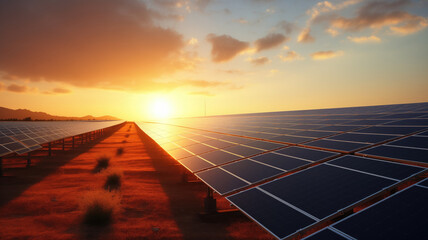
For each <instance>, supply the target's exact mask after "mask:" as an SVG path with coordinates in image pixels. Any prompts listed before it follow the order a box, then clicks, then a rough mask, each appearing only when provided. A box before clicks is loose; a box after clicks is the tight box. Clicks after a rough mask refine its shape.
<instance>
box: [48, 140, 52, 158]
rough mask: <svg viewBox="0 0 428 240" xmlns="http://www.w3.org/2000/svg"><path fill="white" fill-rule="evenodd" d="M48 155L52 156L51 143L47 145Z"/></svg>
mask: <svg viewBox="0 0 428 240" xmlns="http://www.w3.org/2000/svg"><path fill="white" fill-rule="evenodd" d="M48 148H49V149H48V155H49V157H50V156H52V143H49V145H48Z"/></svg>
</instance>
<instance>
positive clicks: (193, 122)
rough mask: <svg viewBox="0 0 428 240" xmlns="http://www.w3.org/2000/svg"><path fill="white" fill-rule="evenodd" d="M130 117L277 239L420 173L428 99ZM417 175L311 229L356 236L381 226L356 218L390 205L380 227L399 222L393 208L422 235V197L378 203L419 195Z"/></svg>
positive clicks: (377, 218) (425, 162)
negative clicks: (141, 118)
mask: <svg viewBox="0 0 428 240" xmlns="http://www.w3.org/2000/svg"><path fill="white" fill-rule="evenodd" d="M137 125H138V126H139V127H140V128H141V129H142V130H143V131H144V132H145V133H147V134H148V135H149V136H150V137H151V138H152V139H154V140H155V141H156V142H157V143H158V144H159V145H160V146H161V147H162V148H163V149H164V150H165V151H166V152H168V153H169V154H170V155H171V156H172V157H174V158H175V159H176V160H177V161H178V162H180V163H181V164H182V165H183V166H184V167H185V168H187V169H188V170H189V171H190V172H192V173H193V174H195V175H196V176H197V177H198V178H199V179H201V180H202V181H203V182H205V183H206V184H207V185H208V186H209V187H211V188H212V189H213V190H215V191H216V192H217V193H219V194H220V195H222V196H225V197H226V198H227V199H228V200H229V201H230V202H231V203H232V204H233V205H234V206H236V207H237V208H238V209H240V210H241V211H242V212H244V213H245V214H246V215H248V216H249V217H250V218H252V219H253V220H254V221H256V222H257V223H258V224H260V225H261V226H263V227H264V228H265V229H266V230H267V231H269V232H270V233H271V234H272V235H274V236H275V237H277V238H278V239H283V238H289V237H293V236H296V234H300V233H303V230H305V229H310V228H311V227H314V226H317V224H318V225H321V224H322V223H325V222H327V220H331V219H335V218H337V217H338V216H339V215H340V214H341V213H344V212H346V211H349V209H354V208H355V207H356V206H360V205H362V204H363V203H365V202H366V201H367V200H373V199H375V200H376V198H375V197H377V196H380V195H382V196H387V194H388V193H389V191H391V190H392V189H394V190H395V189H397V186H400V189H402V188H404V187H403V186H405V184H409V182H410V179H412V181H416V180H413V179H420V178H426V175H427V168H428V103H415V104H400V105H385V106H371V107H355V108H340V109H339V108H338V109H321V110H306V111H288V112H275V113H259V114H244V115H229V116H217V117H205V118H187V119H175V120H172V121H168V122H159V123H156V122H140V123H137ZM425 182H428V180H426V181H425ZM425 182H423V183H425ZM423 183H420V184H418V185H414V186H411V187H410V188H407V189H405V190H403V191H399V192H398V193H397V194H395V195H393V196H391V197H388V198H386V199H384V200H382V201H381V202H378V203H376V204H375V205H373V206H371V207H369V208H367V209H366V210H363V211H361V212H358V213H357V214H352V215H351V216H350V217H348V218H346V219H344V220H342V221H340V222H336V223H334V224H333V225H330V226H328V228H326V229H324V230H322V231H320V232H318V233H317V234H320V235H316V236H315V235H314V236H311V237H314V238H311V239H322V238H321V237H322V236H324V235H325V236H326V237H325V238H324V239H335V238H334V237H336V238H337V239H343V238H345V239H357V238H364V236H367V235H364V234H368V235H369V234H374V233H372V232H373V231H378V233H377V234H382V232H383V231H380V230H379V229H376V228H372V230H371V231H372V232H370V231H369V230H367V229H365V230H364V229H360V228H359V227H358V226H359V224H360V222H364V223H365V224H367V225H368V226H370V223H372V222H373V223H377V222H383V220H382V214H385V215H388V214H389V215H388V216H390V218H389V221H391V222H393V223H384V224H383V225H382V224H380V225H379V228H380V227H384V228H383V229H388V228H387V227H386V226H387V224H390V225H391V226H395V225H400V224H401V222H402V221H401V220H399V219H398V216H401V215H404V216H402V218H401V217H400V219H403V221H405V220H404V219H406V220H408V221H409V223H408V224H402V227H408V229H409V231H410V230H411V231H413V232H416V233H418V234H422V233H423V234H424V235H425V236H428V230H427V229H426V228H423V229H422V230H421V229H419V228H418V229H414V228H415V227H416V228H417V226H419V225H418V224H423V225H427V224H428V219H426V217H425V218H422V217H421V216H424V215H425V216H426V214H427V213H428V208H427V206H428V204H427V203H424V202H423V201H417V200H415V201H414V204H418V205H417V207H414V206H413V205H412V206H409V207H408V211H407V212H406V211H405V209H406V208H405V207H403V211H401V209H400V210H398V209H397V210H396V215H394V214H395V213H394V212H393V213H391V212H387V211H388V208H387V207H379V206H384V205H385V204H386V205H385V206H390V205H387V203H390V202H391V203H392V205H393V206H395V207H396V208H397V206H398V208H400V207H401V205H400V204H406V198H410V199H409V200H411V199H412V198H414V197H422V198H423V197H424V196H425V199H426V189H427V187H426V186H424V185H422V184H423ZM425 185H427V184H426V183H425ZM413 189H418V190H413ZM408 192H411V193H408ZM413 192H418V193H413ZM424 192H425V193H424ZM418 194H419V195H418ZM424 194H425V195H424ZM395 199H401V200H395ZM400 201H401V202H400ZM411 201H413V200H411ZM411 201H409V202H411ZM394 204H396V205H394ZM392 205H391V206H392ZM391 206H390V207H391ZM412 211H418V212H417V213H413V212H412ZM370 214H371V215H370ZM400 214H401V215H400ZM412 214H416V215H417V216H420V218H419V219H415V218H413V217H412ZM406 217H407V218H406ZM395 218H397V219H395ZM416 221H417V222H416ZM413 222H415V224H413V225H411V224H410V223H413ZM394 224H395V225H394ZM381 225H382V226H381ZM410 225H411V226H410ZM381 229H382V228H381ZM396 229H400V230H401V231H403V232H406V231H407V230H406V229H402V228H400V227H397V228H396ZM364 231H366V232H364ZM385 231H387V230H385ZM418 231H419V232H418ZM332 236H334V237H332ZM378 236H380V237H378V238H383V237H382V236H381V235H378ZM385 236H387V235H385ZM385 238H387V237H385Z"/></svg>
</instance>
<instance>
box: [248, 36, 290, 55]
mask: <svg viewBox="0 0 428 240" xmlns="http://www.w3.org/2000/svg"><path fill="white" fill-rule="evenodd" d="M287 40H288V38H287V37H285V36H284V35H282V34H280V33H270V34H268V35H267V36H265V37H263V38H260V39H257V40H256V41H255V42H254V45H256V51H257V52H260V51H263V50H267V49H271V48H274V47H278V46H279V45H281V44H282V43H284V42H286V41H287Z"/></svg>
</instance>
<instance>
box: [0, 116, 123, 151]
mask: <svg viewBox="0 0 428 240" xmlns="http://www.w3.org/2000/svg"><path fill="white" fill-rule="evenodd" d="M122 122H123V121H40V122H17V121H13V122H0V157H1V156H5V155H8V154H11V153H17V154H24V153H27V152H31V151H34V150H36V149H39V148H41V145H42V144H45V143H49V142H53V141H56V140H60V139H64V138H68V137H72V136H76V135H80V134H83V133H88V132H92V131H95V130H100V129H103V128H108V127H111V126H114V125H117V124H120V123H122Z"/></svg>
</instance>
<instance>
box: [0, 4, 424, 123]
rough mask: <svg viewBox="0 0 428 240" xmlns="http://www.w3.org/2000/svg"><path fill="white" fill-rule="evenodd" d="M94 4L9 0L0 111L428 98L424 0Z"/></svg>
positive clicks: (239, 109)
mask: <svg viewBox="0 0 428 240" xmlns="http://www.w3.org/2000/svg"><path fill="white" fill-rule="evenodd" d="M83 2H84V0H76V1H59V2H44V1H37V0H36V1H31V2H21V1H20V0H17V1H2V2H0V9H4V11H0V34H1V36H4V37H2V38H1V39H0V52H1V53H2V54H0V102H1V104H0V106H2V107H7V108H12V109H19V108H20V109H29V110H32V111H42V112H46V113H49V114H52V115H59V116H77V117H79V116H85V115H94V116H103V115H112V116H115V117H118V118H121V119H126V120H150V119H162V118H167V117H172V118H174V117H194V116H204V115H205V114H206V115H207V116H211V115H223V114H240V113H254V112H272V111H287V110H304V109H320V108H335V107H352V106H369V105H385V104H399V103H413V102H428V95H427V94H426V92H427V90H428V80H427V72H426V62H428V48H427V47H426V42H427V40H428V31H427V26H428V18H427V17H428V2H426V1H412V0H395V1H388V0H381V1H370V0H331V1H291V0H287V1H278V0H251V1H215V0H189V1H182V0H165V1H139V0H124V1H113V0H103V1H101V0H93V1H90V2H85V5H84V6H85V7H82V6H83V5H82V4H83ZM88 9H89V10H88ZM42 16H47V17H42ZM76 16H79V17H76ZM100 22H102V23H103V24H102V25H100V24H99V23H100ZM5 24H6V25H7V26H6V25H5ZM34 29H37V32H34ZM156 99H164V100H162V101H163V102H164V103H162V104H160V105H159V104H158V107H153V106H154V105H156V104H157V103H155V102H156V101H157V100H156ZM162 101H161V102H162ZM161 105H163V106H161ZM153 108H156V109H158V110H153Z"/></svg>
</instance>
